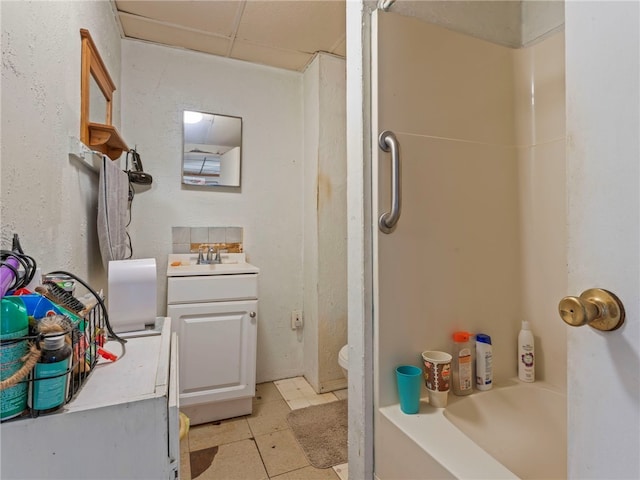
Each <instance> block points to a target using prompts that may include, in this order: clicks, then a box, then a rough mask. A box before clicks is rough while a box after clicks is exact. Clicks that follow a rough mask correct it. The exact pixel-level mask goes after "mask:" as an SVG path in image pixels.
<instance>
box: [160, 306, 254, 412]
mask: <svg viewBox="0 0 640 480" xmlns="http://www.w3.org/2000/svg"><path fill="white" fill-rule="evenodd" d="M167 308H168V311H167V314H168V315H169V316H170V317H171V318H172V322H171V323H172V326H173V327H174V329H175V331H176V332H177V333H178V342H179V349H178V351H179V353H180V362H179V363H180V403H181V404H182V405H185V406H186V405H194V404H198V403H209V402H215V401H222V400H232V399H235V398H242V397H250V396H253V395H254V393H255V376H256V334H257V319H258V317H257V313H256V312H257V310H258V302H257V301H256V300H250V301H242V302H213V303H198V304H184V305H169V306H168V307H167Z"/></svg>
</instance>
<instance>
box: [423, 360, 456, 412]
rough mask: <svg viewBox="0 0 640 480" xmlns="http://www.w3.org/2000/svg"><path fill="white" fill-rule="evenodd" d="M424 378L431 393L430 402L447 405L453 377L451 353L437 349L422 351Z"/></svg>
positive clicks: (441, 405)
mask: <svg viewBox="0 0 640 480" xmlns="http://www.w3.org/2000/svg"><path fill="white" fill-rule="evenodd" d="M422 360H423V363H424V379H425V384H426V386H427V392H428V394H429V404H430V405H432V406H434V407H440V408H442V407H446V406H447V398H448V395H449V385H450V381H449V380H450V377H451V355H450V354H448V353H447V352H440V351H437V350H426V351H424V352H422Z"/></svg>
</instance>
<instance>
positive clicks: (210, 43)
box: [119, 13, 230, 56]
mask: <svg viewBox="0 0 640 480" xmlns="http://www.w3.org/2000/svg"><path fill="white" fill-rule="evenodd" d="M119 17H120V23H121V24H122V28H123V30H124V34H125V36H127V37H131V38H138V39H141V40H147V41H149V42H155V43H161V44H164V45H173V46H177V47H183V48H188V49H190V50H197V51H199V52H205V53H211V54H214V55H221V56H226V54H227V51H228V49H229V43H230V41H229V40H227V39H225V38H222V37H216V36H213V35H206V34H204V33H198V32H193V31H189V30H182V29H180V28H176V27H171V26H168V25H162V24H159V23H157V22H153V21H150V20H146V19H144V18H142V17H138V16H135V15H129V14H126V13H120V14H119Z"/></svg>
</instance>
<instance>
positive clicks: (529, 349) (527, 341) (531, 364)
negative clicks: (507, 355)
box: [518, 320, 536, 383]
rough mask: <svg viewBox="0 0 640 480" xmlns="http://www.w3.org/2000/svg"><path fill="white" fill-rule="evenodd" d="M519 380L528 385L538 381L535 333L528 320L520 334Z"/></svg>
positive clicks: (523, 324) (524, 322)
mask: <svg viewBox="0 0 640 480" xmlns="http://www.w3.org/2000/svg"><path fill="white" fill-rule="evenodd" d="M518 378H519V379H520V380H521V381H522V382H528V383H531V382H534V381H535V379H536V374H535V349H534V343H533V333H531V329H530V328H529V322H527V321H526V320H525V321H523V322H522V329H521V330H520V333H519V334H518Z"/></svg>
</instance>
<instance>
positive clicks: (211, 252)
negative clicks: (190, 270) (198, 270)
mask: <svg viewBox="0 0 640 480" xmlns="http://www.w3.org/2000/svg"><path fill="white" fill-rule="evenodd" d="M204 248H206V249H207V258H206V259H205V257H204V250H203V246H202V245H201V246H200V248H198V261H197V262H196V263H197V264H198V265H211V264H214V263H222V259H221V257H220V249H218V250H216V249H215V248H214V247H213V246H211V245H209V246H208V247H206V246H204Z"/></svg>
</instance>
